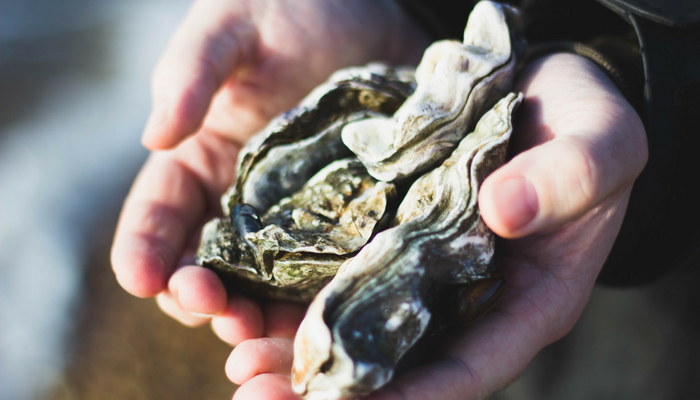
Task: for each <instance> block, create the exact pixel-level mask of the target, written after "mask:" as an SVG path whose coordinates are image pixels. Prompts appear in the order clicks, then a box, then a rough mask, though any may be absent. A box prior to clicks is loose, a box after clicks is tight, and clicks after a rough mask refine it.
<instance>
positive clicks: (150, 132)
mask: <svg viewBox="0 0 700 400" xmlns="http://www.w3.org/2000/svg"><path fill="white" fill-rule="evenodd" d="M166 119H168V104H167V102H166V101H165V100H161V101H159V102H158V104H156V107H155V108H154V109H153V111H151V115H149V116H148V121H146V128H145V129H144V130H143V138H142V139H143V141H144V142H147V141H149V140H150V139H151V138H152V137H153V136H154V129H153V128H155V127H156V126H158V125H159V124H161V123H162V122H163V121H165V120H166Z"/></svg>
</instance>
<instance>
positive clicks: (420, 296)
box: [292, 93, 522, 400]
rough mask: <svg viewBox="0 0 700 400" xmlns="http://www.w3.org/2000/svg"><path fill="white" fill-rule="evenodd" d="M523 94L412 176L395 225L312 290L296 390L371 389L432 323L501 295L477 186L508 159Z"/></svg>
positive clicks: (314, 394)
mask: <svg viewBox="0 0 700 400" xmlns="http://www.w3.org/2000/svg"><path fill="white" fill-rule="evenodd" d="M521 100H522V95H515V94H512V93H511V94H509V95H508V96H506V97H505V98H504V99H502V100H501V101H500V102H498V103H497V104H496V106H495V107H494V108H493V109H492V110H491V111H489V112H487V113H486V114H485V115H484V116H483V117H482V118H481V120H480V121H479V123H478V124H477V126H476V129H475V131H474V132H473V133H471V134H469V135H468V136H467V137H466V138H465V139H463V140H462V141H461V143H460V145H459V147H458V148H457V149H456V150H455V151H454V152H453V153H452V155H451V156H450V158H448V159H447V160H446V161H445V162H444V163H443V164H442V165H441V166H440V167H438V168H436V169H434V170H433V171H431V172H429V173H428V174H426V175H424V176H423V177H421V178H420V179H418V180H417V181H416V182H415V183H414V184H413V185H412V186H411V188H410V190H409V192H408V194H407V195H406V198H405V199H404V200H403V202H402V203H401V205H400V207H399V211H398V214H397V217H396V219H395V221H394V222H395V223H396V224H398V225H396V226H395V227H393V228H390V229H387V230H385V231H383V232H381V233H379V234H377V236H376V237H375V238H374V239H373V240H372V242H371V243H369V244H368V245H366V246H365V247H364V248H363V249H362V250H361V251H360V253H359V254H358V255H357V256H356V257H354V258H353V259H351V260H349V261H348V262H347V263H346V264H345V265H344V266H343V267H342V272H339V273H338V274H337V275H336V277H335V278H334V279H333V280H332V281H331V282H330V283H329V284H328V285H326V286H325V287H324V288H323V289H322V290H321V292H320V293H319V294H318V295H317V296H316V298H315V299H314V301H313V302H312V303H311V305H310V306H309V310H308V311H307V314H306V317H305V318H304V320H303V321H302V324H301V326H300V327H299V331H298V332H297V335H296V339H295V343H294V369H293V378H292V382H293V386H294V389H295V391H297V392H298V393H299V394H301V395H303V396H304V397H305V398H306V399H309V400H311V399H314V400H322V399H353V398H356V397H359V396H362V395H365V394H367V393H369V392H371V391H372V390H375V389H377V388H379V387H380V386H382V385H383V384H384V383H386V382H387V381H388V380H389V379H391V376H392V373H393V370H394V367H395V366H396V364H397V362H398V360H399V359H400V358H401V356H402V355H403V354H404V353H405V352H406V351H407V350H408V349H409V348H410V347H411V346H412V345H413V344H415V343H416V341H417V340H418V339H419V338H420V337H421V336H423V335H424V334H425V333H426V331H427V330H428V326H429V325H430V324H434V325H437V326H441V325H445V324H450V323H451V322H452V323H454V322H455V321H458V322H461V323H469V322H471V321H473V320H474V319H476V318H478V317H479V316H480V315H481V314H482V313H483V312H485V311H486V310H488V308H490V306H491V305H492V304H493V302H494V301H495V300H497V299H498V297H499V296H500V294H501V293H502V290H503V288H504V287H505V286H504V285H505V282H504V281H503V280H502V279H501V278H500V276H499V275H498V273H497V272H496V271H495V270H494V269H493V267H492V265H491V259H492V256H493V250H494V237H493V233H491V232H490V230H489V229H488V228H487V227H486V225H485V224H484V222H483V220H482V219H481V217H480V215H479V211H478V208H477V193H478V188H479V186H480V185H481V182H482V181H483V180H484V178H485V177H486V176H487V175H488V174H489V173H491V171H493V170H494V169H495V168H497V167H498V166H500V165H501V164H502V163H503V161H504V159H505V154H506V145H507V143H508V139H509V137H510V133H511V131H512V124H511V115H512V113H513V110H514V109H515V107H517V105H518V104H520V102H521ZM435 310H438V311H435ZM434 315H437V317H438V318H439V319H441V320H436V321H434V320H433V319H434V318H433V316H434Z"/></svg>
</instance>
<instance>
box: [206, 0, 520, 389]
mask: <svg viewBox="0 0 700 400" xmlns="http://www.w3.org/2000/svg"><path fill="white" fill-rule="evenodd" d="M464 38H465V40H464V43H458V42H453V41H446V42H438V43H436V44H434V45H433V46H431V47H430V48H429V50H428V51H426V54H425V56H424V58H423V60H422V61H421V64H420V65H419V67H418V69H417V71H416V76H417V81H418V82H417V84H416V82H415V81H414V80H413V79H414V78H413V73H412V72H411V71H410V70H408V69H392V68H388V67H386V66H382V65H379V64H371V65H369V66H367V67H363V68H351V69H347V70H341V71H339V72H337V73H336V74H334V75H333V76H332V77H331V79H330V80H329V81H328V82H327V83H326V84H324V85H322V86H320V87H319V88H317V89H316V90H315V91H314V92H312V93H311V94H310V95H309V96H308V97H307V98H306V99H305V100H304V101H303V102H302V103H301V105H300V106H299V107H297V108H295V109H293V110H291V111H289V112H288V113H286V114H284V115H282V116H280V117H279V118H277V119H276V120H274V121H273V122H271V124H270V125H268V127H266V128H265V129H264V130H263V131H262V132H261V133H259V134H258V135H257V136H255V137H254V138H253V139H252V140H251V141H250V142H249V144H248V145H246V147H245V148H244V149H243V150H242V151H241V154H240V155H239V169H238V178H237V181H236V182H235V184H234V185H233V186H232V187H231V188H230V189H229V190H228V191H227V193H226V194H225V195H224V197H223V198H222V203H223V209H224V213H225V217H224V218H220V219H214V220H212V221H210V222H209V223H208V224H207V225H206V226H205V227H204V230H203V233H202V242H201V245H200V248H199V251H198V253H197V261H198V263H199V264H200V265H204V266H207V267H209V268H212V269H215V270H216V271H219V272H220V273H221V274H225V275H226V277H227V279H226V280H229V281H233V282H234V283H235V285H236V290H239V291H244V292H248V293H251V294H254V295H256V296H263V297H268V298H274V299H285V300H295V301H304V302H309V301H311V300H312V299H313V302H311V305H310V307H309V309H308V312H307V315H306V317H305V319H304V321H303V322H302V324H301V327H300V329H299V332H298V334H297V337H296V340H295V344H294V347H295V348H294V352H295V357H294V370H293V384H294V388H295V390H296V391H297V392H298V393H300V394H302V395H303V396H304V397H305V398H307V399H308V400H311V399H315V400H323V399H328V400H330V399H350V398H356V397H358V396H362V395H364V394H366V393H368V392H370V391H372V390H374V389H376V388H378V387H380V386H381V385H383V384H384V383H386V382H387V381H388V380H389V379H390V378H391V376H392V374H393V371H394V368H395V366H396V363H397V362H398V360H399V359H400V358H401V357H402V355H403V354H404V353H405V352H406V351H407V350H408V349H409V348H410V347H411V346H413V345H414V344H415V342H416V341H417V340H418V339H419V338H420V337H422V336H423V335H425V334H426V332H428V331H431V330H435V329H440V328H441V327H444V326H445V325H448V324H452V323H455V321H458V322H459V323H463V324H468V323H470V322H472V321H474V320H475V319H476V318H478V317H479V316H480V315H482V314H483V313H484V312H485V311H486V310H487V309H488V308H489V307H490V306H491V305H492V304H493V303H494V302H495V301H496V300H497V299H498V298H499V297H500V295H501V293H502V291H503V290H504V287H505V282H504V281H503V279H502V278H501V277H500V276H499V274H498V272H497V271H496V270H495V269H494V268H493V266H492V256H493V252H494V237H493V233H492V232H491V231H490V230H489V229H488V227H486V225H485V224H484V222H483V221H482V219H481V217H480V215H479V211H478V208H477V193H478V188H479V185H480V184H481V182H482V181H483V180H484V179H485V177H486V176H487V175H488V174H489V173H490V172H491V171H493V170H494V169H495V168H497V167H498V166H499V165H501V164H502V163H503V161H504V158H505V152H506V146H507V142H508V138H509V135H510V132H511V130H512V124H511V117H512V113H513V111H514V109H515V108H516V107H517V106H518V104H520V102H521V101H522V95H518V94H513V93H510V94H508V91H509V90H510V87H511V85H512V80H513V76H514V73H515V65H516V63H517V58H518V55H519V51H520V49H521V48H522V47H523V43H522V42H521V41H520V39H519V38H518V13H517V11H516V10H515V9H514V8H511V7H510V6H505V5H499V4H496V3H492V2H488V1H481V2H479V3H478V4H477V5H476V6H475V7H474V10H473V12H472V14H471V15H470V18H469V22H468V23H467V27H466V30H465V34H464ZM504 96H505V97H504ZM499 99H500V100H499ZM477 120H478V123H477ZM471 130H473V132H472V133H470V134H468V135H467V133H468V132H469V131H471ZM421 175H422V176H421ZM334 276H335V277H334ZM331 279H333V280H332V281H331ZM329 281H330V283H329ZM326 284H327V285H326ZM324 286H325V287H324ZM319 291H320V292H319ZM317 293H318V296H316V298H315V299H314V296H315V295H316V294H317Z"/></svg>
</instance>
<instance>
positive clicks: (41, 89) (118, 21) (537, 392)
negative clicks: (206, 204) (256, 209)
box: [0, 0, 700, 400]
mask: <svg viewBox="0 0 700 400" xmlns="http://www.w3.org/2000/svg"><path fill="white" fill-rule="evenodd" d="M188 6H189V1H188V0H169V1H166V0H121V1H117V0H62V1H60V2H59V1H55V0H54V1H52V0H2V1H0V400H33V399H65V400H68V399H192V398H197V399H226V398H230V397H231V394H232V393H233V391H234V390H235V387H234V385H233V384H231V383H230V382H228V380H227V379H226V377H225V375H224V363H225V360H226V358H227V357H228V354H229V352H230V350H231V349H230V347H229V346H227V345H225V344H223V343H222V342H220V341H219V340H218V339H217V338H216V337H215V336H214V335H213V333H212V332H211V331H210V329H209V328H208V327H203V328H198V329H190V328H185V327H183V326H181V325H179V324H178V323H176V322H174V321H172V320H170V319H169V318H168V317H166V316H164V315H163V314H162V313H160V312H159V311H158V309H157V307H156V305H155V302H154V301H153V300H152V299H149V300H142V299H136V298H134V297H131V296H129V295H128V294H126V292H124V291H122V290H121V289H120V288H119V286H118V285H117V283H116V281H115V280H114V276H113V273H112V271H111V268H110V264H109V247H110V244H111V238H112V235H113V232H114V227H115V224H116V219H117V216H118V212H119V208H120V206H121V202H122V201H123V198H124V196H125V195H126V192H127V190H128V188H129V185H130V183H131V181H132V180H133V178H134V176H135V174H136V172H137V171H138V169H139V167H140V165H141V164H142V163H143V161H144V159H145V157H146V155H147V152H146V151H145V150H144V149H143V148H142V147H141V145H140V142H139V138H140V134H141V128H142V126H143V124H144V122H145V119H146V117H147V115H148V112H149V107H150V94H149V77H150V73H151V70H152V68H153V66H154V65H155V62H156V60H157V57H158V55H159V54H160V53H161V52H162V50H163V48H164V46H165V44H166V43H167V40H168V37H169V36H170V34H171V33H172V31H173V30H174V29H175V27H176V26H177V24H178V22H179V21H180V20H181V19H182V18H183V16H184V14H185V13H186V10H187V8H188ZM698 284H700V274H699V273H698V272H697V268H690V267H688V268H684V269H683V270H681V271H678V272H677V273H675V274H673V275H672V276H669V277H667V278H665V279H664V280H663V281H661V282H657V283H655V284H654V285H652V286H649V287H644V288H640V289H631V290H630V289H627V290H620V289H609V288H596V289H595V290H594V292H593V295H592V296H591V301H590V303H589V305H588V307H587V308H586V310H585V311H584V313H583V316H582V317H581V320H580V321H579V322H578V324H577V325H576V327H575V328H574V330H573V331H572V333H571V334H569V335H568V336H567V337H566V338H564V339H563V340H561V341H559V342H557V343H555V344H553V345H551V346H549V347H547V348H546V349H545V350H543V351H542V352H541V353H540V355H538V356H537V358H536V359H535V360H534V361H533V362H532V363H531V365H530V366H529V367H528V368H527V370H526V371H525V372H524V373H523V375H522V376H521V378H520V379H519V380H518V381H517V382H515V383H514V384H513V385H511V386H510V387H508V388H506V389H505V390H503V391H501V392H499V393H496V394H494V395H493V396H492V398H493V399H562V398H566V399H688V398H694V397H695V396H696V395H697V392H698V389H700V379H699V378H700V363H699V362H698V361H697V358H698V355H700V313H699V312H698V310H697V305H698V304H700V290H698Z"/></svg>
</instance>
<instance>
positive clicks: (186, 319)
mask: <svg viewBox="0 0 700 400" xmlns="http://www.w3.org/2000/svg"><path fill="white" fill-rule="evenodd" d="M156 303H157V304H158V307H160V309H161V310H162V311H163V312H164V313H166V314H167V315H169V316H170V317H172V318H174V319H175V320H177V321H178V322H180V323H181V324H183V325H186V326H189V327H197V326H201V325H204V324H206V323H207V322H209V321H210V320H211V317H207V316H201V315H196V314H193V313H191V312H190V311H187V310H185V309H183V308H182V306H181V305H180V304H179V303H178V301H177V299H176V298H175V297H174V295H173V293H171V292H168V291H164V292H162V293H160V294H158V296H156Z"/></svg>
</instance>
